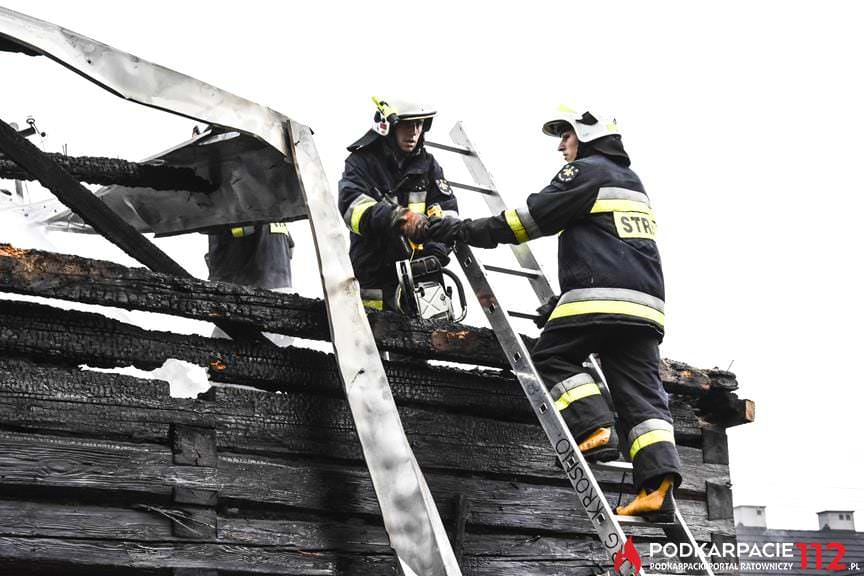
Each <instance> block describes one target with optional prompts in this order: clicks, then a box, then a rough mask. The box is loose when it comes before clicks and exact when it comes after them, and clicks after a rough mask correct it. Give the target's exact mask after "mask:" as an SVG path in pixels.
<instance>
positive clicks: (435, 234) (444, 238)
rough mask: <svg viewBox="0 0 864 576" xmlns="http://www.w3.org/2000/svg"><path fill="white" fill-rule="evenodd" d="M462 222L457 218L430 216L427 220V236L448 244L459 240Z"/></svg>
mask: <svg viewBox="0 0 864 576" xmlns="http://www.w3.org/2000/svg"><path fill="white" fill-rule="evenodd" d="M462 228H463V222H462V220H460V219H459V218H454V217H452V216H447V217H446V218H432V219H431V220H429V238H430V239H431V240H434V241H436V242H443V243H444V244H450V243H452V242H455V241H457V240H461V239H462V238H461V236H462Z"/></svg>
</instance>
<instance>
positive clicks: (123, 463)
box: [0, 432, 733, 539]
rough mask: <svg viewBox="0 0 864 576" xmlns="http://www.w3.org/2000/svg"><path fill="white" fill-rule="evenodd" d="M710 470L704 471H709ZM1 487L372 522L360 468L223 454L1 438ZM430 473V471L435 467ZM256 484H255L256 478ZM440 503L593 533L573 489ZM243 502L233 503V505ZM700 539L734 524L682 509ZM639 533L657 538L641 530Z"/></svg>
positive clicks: (492, 482) (503, 526) (482, 517)
mask: <svg viewBox="0 0 864 576" xmlns="http://www.w3.org/2000/svg"><path fill="white" fill-rule="evenodd" d="M703 466H704V465H703ZM0 467H2V469H3V470H4V473H3V476H2V478H0V487H9V488H11V487H16V488H17V489H19V490H22V489H26V488H27V487H29V486H37V487H42V488H43V489H46V490H50V489H64V490H69V489H73V490H89V491H93V490H97V491H105V492H106V493H109V492H110V493H116V494H128V495H130V497H131V495H136V494H137V495H138V496H137V497H139V498H140V497H143V496H142V495H147V497H160V496H161V497H164V498H166V499H167V498H170V495H171V494H172V491H173V489H174V487H175V486H186V487H190V488H196V489H209V490H218V491H219V497H220V501H221V502H223V504H224V505H225V506H227V507H231V506H240V505H244V504H242V503H243V502H247V503H262V504H267V505H268V506H271V507H272V506H276V507H286V508H291V509H298V510H309V511H315V513H316V514H323V515H325V516H330V517H331V518H332V517H345V516H354V517H376V516H377V515H378V504H377V500H376V498H375V493H374V490H373V489H372V486H371V483H370V482H369V478H368V475H367V473H366V471H365V470H364V469H363V467H362V464H361V463H359V462H358V463H357V465H356V466H348V465H345V464H335V463H334V464H328V463H318V462H314V461H310V460H308V459H300V460H289V459H285V458H271V457H264V456H247V455H242V454H232V453H220V459H219V467H218V468H216V469H214V468H203V467H195V466H176V465H174V464H173V463H172V455H171V452H170V450H169V449H168V448H167V447H160V446H154V445H146V444H133V443H119V442H95V441H81V440H75V439H71V438H65V437H48V436H39V435H34V434H16V433H8V432H7V433H0ZM430 470H431V469H430ZM252 479H254V480H252ZM427 480H428V481H429V486H430V488H431V490H432V493H433V495H434V496H435V499H436V501H439V502H447V501H452V500H453V499H454V498H456V497H457V496H458V495H460V494H463V495H464V496H465V497H466V498H467V499H468V500H469V501H470V502H471V515H470V518H469V519H468V526H469V528H468V529H469V530H470V529H472V528H470V527H476V526H483V527H486V528H496V529H499V530H520V531H521V530H542V531H553V532H566V533H585V534H587V533H593V529H592V527H591V525H590V523H589V522H588V520H587V518H585V517H584V513H583V512H582V511H581V510H582V509H581V507H580V506H579V505H577V503H576V501H575V499H574V497H573V494H572V490H570V489H569V488H568V486H567V483H566V482H565V481H563V480H561V481H549V483H548V484H540V483H537V482H536V481H534V482H523V481H520V480H518V479H515V478H514V479H511V480H504V479H493V478H487V477H482V476H478V475H469V476H466V475H464V474H459V475H451V474H446V473H441V472H437V471H436V472H430V473H428V474H427ZM232 502H237V504H232ZM680 504H681V508H682V511H683V513H684V514H685V515H686V516H687V519H688V522H690V523H691V527H692V528H693V530H694V533H696V534H697V535H698V536H697V537H698V538H700V539H707V538H708V537H709V536H710V534H711V533H713V532H719V533H731V532H732V530H733V528H732V523H731V521H730V520H719V521H713V520H709V519H708V518H707V507H706V504H705V502H704V501H699V500H688V499H686V498H682V499H681V501H680ZM635 533H637V534H639V535H645V536H651V535H655V536H656V535H657V533H658V531H657V530H656V529H650V528H639V529H637V530H636V531H635Z"/></svg>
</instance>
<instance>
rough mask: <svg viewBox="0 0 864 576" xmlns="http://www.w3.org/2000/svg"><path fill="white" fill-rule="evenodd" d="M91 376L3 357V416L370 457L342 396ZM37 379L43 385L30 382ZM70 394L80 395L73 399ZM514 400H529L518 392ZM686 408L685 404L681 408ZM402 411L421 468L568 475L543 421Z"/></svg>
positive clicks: (27, 425) (12, 421)
mask: <svg viewBox="0 0 864 576" xmlns="http://www.w3.org/2000/svg"><path fill="white" fill-rule="evenodd" d="M89 376H90V377H91V378H93V379H94V384H93V389H94V392H92V394H91V392H90V391H89V388H88V383H87V381H86V379H84V380H77V382H78V385H77V387H76V388H73V385H72V383H71V382H70V381H72V382H75V381H76V378H80V377H81V375H80V374H76V371H75V370H74V369H60V368H50V367H47V368H46V367H37V366H36V365H34V364H32V363H30V362H24V361H10V360H5V361H0V421H2V422H5V423H6V424H7V425H14V426H15V427H16V428H19V429H29V430H33V431H35V432H38V431H53V432H60V433H73V434H78V435H88V436H94V435H95V436H103V437H106V438H116V439H123V438H126V437H128V438H129V439H131V440H143V441H150V442H163V443H167V442H168V439H167V435H168V431H169V425H170V423H171V421H172V420H173V421H175V422H183V423H185V424H184V426H191V427H192V429H197V427H199V426H213V427H214V428H215V431H216V432H215V433H216V440H217V444H218V446H219V448H220V449H221V450H234V451H238V452H256V453H277V454H278V453H284V454H306V455H309V456H313V457H314V456H326V457H330V458H339V459H351V460H356V461H358V462H359V461H360V460H361V459H362V455H361V452H360V447H359V444H358V442H357V441H356V436H355V432H354V426H353V420H352V418H351V414H350V410H349V408H348V406H347V403H346V401H345V400H344V398H343V397H341V396H340V395H334V396H333V397H332V398H326V399H325V398H321V397H319V396H316V395H308V394H281V395H274V394H270V393H266V392H262V391H255V390H245V389H238V388H233V387H230V388H225V387H219V388H216V389H212V390H211V391H210V393H208V395H207V396H206V397H205V398H206V400H197V401H193V400H187V399H172V398H166V399H164V400H163V402H162V404H161V405H153V404H152V399H150V398H148V397H147V396H146V394H145V396H144V399H143V401H142V402H137V403H136V402H135V401H134V400H133V399H131V398H130V396H129V394H128V393H124V394H123V395H124V396H125V398H126V399H125V400H124V402H123V403H122V404H120V405H116V404H113V403H112V402H111V400H110V399H105V398H101V397H100V396H99V394H100V390H102V389H104V381H106V380H107V381H118V380H119V381H122V382H123V383H124V386H126V387H131V386H133V385H134V382H135V381H136V379H133V378H130V377H122V378H120V379H118V378H117V377H116V375H111V374H99V373H90V375H89ZM31 377H32V378H35V379H37V380H39V381H40V384H37V385H36V386H31V385H29V384H28V383H27V382H28V379H29V378H31ZM46 379H51V380H57V381H58V382H61V383H62V385H61V389H62V390H64V391H65V392H64V393H63V394H62V395H56V394H55V395H52V393H51V392H50V387H48V388H49V390H47V391H46V390H45V389H44V388H42V389H40V387H41V386H44V384H42V383H44V382H45V381H46ZM142 382H146V381H142ZM143 389H144V390H148V387H147V386H144V387H143ZM122 390H123V387H121V391H122ZM91 396H92V398H91ZM70 397H71V398H73V399H74V400H73V401H70ZM397 398H398V397H397ZM514 401H521V402H525V401H524V399H520V398H518V397H517V398H516V399H515V400H514ZM439 408H440V406H439ZM685 409H686V405H684V406H683V407H682V413H683V411H684V410H685ZM400 413H401V416H402V420H403V425H404V427H405V430H406V432H407V434H408V436H409V439H410V440H411V442H412V444H413V445H414V446H415V450H416V451H417V453H418V459H419V460H420V462H421V464H422V465H423V466H429V467H433V468H441V469H449V470H463V471H472V472H477V473H486V474H503V475H519V476H535V477H540V478H553V479H557V478H560V471H559V470H558V469H557V468H556V467H554V465H553V460H554V457H553V456H552V454H551V449H550V448H549V447H548V442H547V440H546V438H545V437H544V436H543V434H542V431H541V430H540V428H539V426H537V425H536V424H533V423H523V422H518V421H517V422H509V421H503V420H500V419H494V418H482V417H477V416H469V415H467V414H452V413H442V412H441V411H440V410H431V409H429V408H424V407H421V406H412V405H405V406H402V408H401V409H400ZM175 426H180V425H175ZM680 452H681V454H682V458H683V461H684V463H685V467H686V474H685V476H686V478H687V480H686V482H685V484H684V486H683V489H684V490H685V491H691V492H696V493H704V480H705V479H706V478H712V479H713V478H723V477H727V476H728V468H727V467H725V466H721V465H708V464H704V463H703V462H702V460H703V458H702V453H701V451H700V450H698V449H696V448H691V447H687V446H681V447H680ZM175 458H176V456H175ZM598 476H599V478H600V479H601V480H603V481H605V482H608V483H610V484H612V483H617V482H619V481H620V476H619V475H618V474H616V473H611V472H602V473H600V474H598Z"/></svg>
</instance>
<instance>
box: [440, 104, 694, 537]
mask: <svg viewBox="0 0 864 576" xmlns="http://www.w3.org/2000/svg"><path fill="white" fill-rule="evenodd" d="M543 132H544V133H545V134H548V135H550V136H554V137H556V138H558V139H559V144H558V151H559V152H561V153H562V154H563V155H564V160H565V161H566V164H565V165H564V166H563V167H562V168H561V169H560V170H559V172H558V174H556V175H555V177H554V178H553V179H552V182H551V183H550V184H549V185H548V186H546V187H545V188H543V190H541V191H540V192H539V193H536V194H531V195H529V196H528V198H527V202H526V205H525V206H523V207H521V208H517V209H515V210H505V211H504V212H502V213H501V214H500V215H499V216H495V217H490V218H481V219H478V220H452V219H451V220H447V221H441V222H437V223H435V224H434V225H432V226H430V231H429V234H430V237H432V238H434V239H436V240H440V241H445V242H446V241H452V240H459V241H462V242H466V243H468V244H470V245H472V246H479V247H484V248H488V247H492V246H495V245H497V244H499V243H507V244H516V243H521V242H527V241H529V240H532V239H534V238H539V237H541V236H549V235H554V234H558V235H559V236H558V274H559V283H560V286H561V290H562V294H561V296H560V297H556V298H554V299H553V300H552V301H550V302H549V303H547V304H546V305H545V306H542V307H541V308H540V309H538V312H539V313H540V314H541V318H542V319H541V320H540V322H539V323H538V325H543V324H544V323H545V325H544V326H543V332H542V333H541V335H540V338H539V339H538V341H537V343H536V345H535V347H534V350H533V351H532V358H533V360H534V364H535V366H536V367H537V370H538V371H539V372H540V375H541V376H542V377H543V379H544V382H545V383H546V385H547V387H548V389H549V392H550V395H551V396H552V399H553V400H554V401H555V407H556V408H557V409H558V410H559V411H560V412H561V415H562V417H563V418H564V421H565V422H566V423H567V425H568V426H569V427H570V430H571V432H572V433H573V436H574V437H575V438H576V440H577V442H579V448H580V449H581V451H582V452H583V454H584V455H585V456H586V458H588V459H589V460H595V461H596V460H600V461H602V460H610V459H614V458H616V457H617V456H618V438H617V434H616V433H615V426H614V419H613V415H612V413H611V411H610V410H609V408H608V406H607V405H606V402H605V401H604V399H603V397H602V395H601V390H600V388H599V386H598V384H597V382H595V381H594V379H593V377H592V376H591V374H589V373H588V372H586V371H585V370H584V369H583V366H582V365H583V362H584V361H585V360H586V359H587V357H588V355H589V354H591V353H598V354H599V355H600V359H601V362H602V365H603V370H604V372H605V374H606V376H607V379H608V382H609V386H610V389H611V392H612V398H613V401H614V403H615V407H616V410H617V412H618V415H619V418H620V421H619V427H620V428H619V429H620V430H622V432H623V433H624V434H625V435H626V436H625V438H626V444H625V446H624V451H625V454H627V456H628V457H629V458H630V459H631V460H632V461H633V469H634V473H633V478H634V483H635V484H636V486H637V487H638V488H639V494H638V495H637V497H636V499H635V500H634V501H633V502H631V503H630V504H629V505H627V506H624V507H619V509H618V510H617V512H618V513H619V514H624V515H644V516H647V517H649V518H651V519H653V520H656V521H671V519H672V516H673V514H674V507H673V501H672V490H673V488H674V487H676V486H678V485H679V484H680V482H681V472H680V471H681V463H680V460H679V456H678V452H677V449H676V447H675V439H674V430H673V427H672V416H671V414H670V412H669V406H668V397H667V395H666V392H665V391H664V389H663V386H662V384H661V382H660V376H659V363H660V356H659V351H658V345H659V343H660V341H661V340H662V338H663V330H664V315H663V308H664V303H663V299H664V284H663V271H662V268H661V265H660V254H659V252H658V250H657V244H656V242H655V233H656V222H655V219H654V213H653V211H652V209H651V204H650V202H649V200H648V196H647V195H646V193H645V189H644V188H643V186H642V182H641V181H640V180H639V177H638V176H637V175H636V173H635V172H633V171H632V170H631V169H630V167H629V166H630V158H629V157H628V155H627V153H626V152H625V151H624V146H623V144H622V142H621V135H620V132H619V130H618V125H617V123H616V121H615V120H614V119H613V118H608V117H604V116H602V115H601V114H598V113H594V112H591V111H588V110H586V109H584V108H574V107H562V108H560V109H559V110H558V111H557V112H556V114H555V115H554V117H552V118H551V119H550V120H549V121H548V122H546V123H545V124H544V125H543Z"/></svg>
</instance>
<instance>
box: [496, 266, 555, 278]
mask: <svg viewBox="0 0 864 576" xmlns="http://www.w3.org/2000/svg"><path fill="white" fill-rule="evenodd" d="M483 267H484V268H485V269H486V270H489V271H490V272H499V273H501V274H511V275H513V276H524V277H525V278H539V277H540V275H541V274H542V272H540V270H531V269H530V268H507V267H504V266H495V265H494V264H484V265H483Z"/></svg>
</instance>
